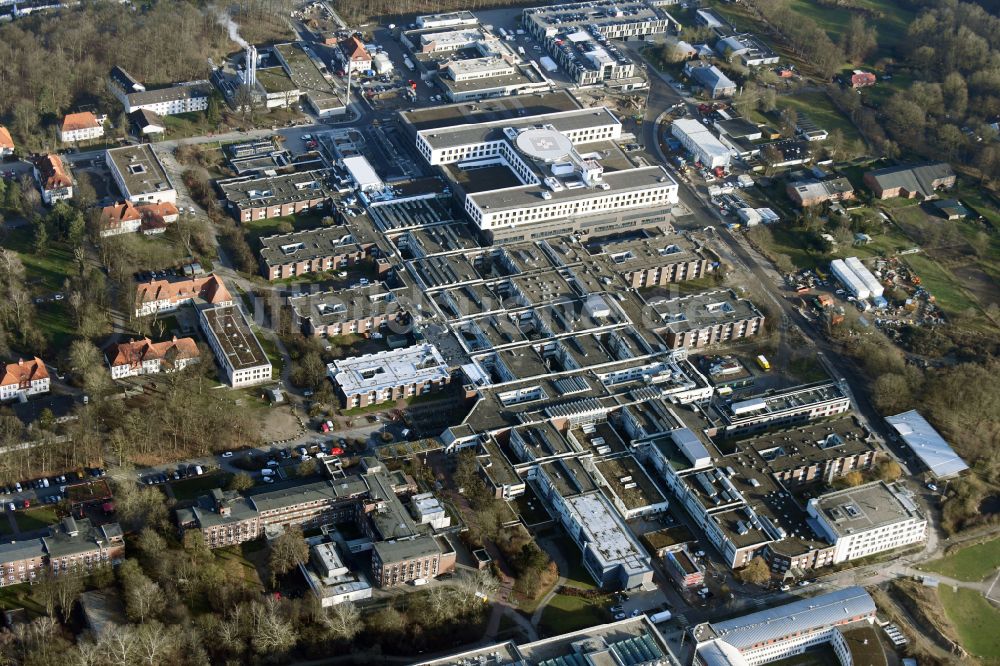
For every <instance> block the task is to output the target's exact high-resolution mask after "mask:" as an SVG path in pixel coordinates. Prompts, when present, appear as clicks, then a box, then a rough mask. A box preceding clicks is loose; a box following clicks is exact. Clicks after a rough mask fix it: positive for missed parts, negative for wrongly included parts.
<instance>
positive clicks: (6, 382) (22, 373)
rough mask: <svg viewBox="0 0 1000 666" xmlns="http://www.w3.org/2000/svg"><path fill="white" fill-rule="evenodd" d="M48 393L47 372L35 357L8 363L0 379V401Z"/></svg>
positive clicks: (40, 361) (43, 364)
mask: <svg viewBox="0 0 1000 666" xmlns="http://www.w3.org/2000/svg"><path fill="white" fill-rule="evenodd" d="M48 392H49V371H48V369H47V368H46V367H45V363H44V362H43V361H42V359H40V358H38V357H37V356H36V357H34V358H31V359H28V360H27V361H25V360H24V359H21V360H19V361H18V362H17V363H8V364H7V365H6V366H5V367H4V373H3V378H2V379H0V400H14V399H20V398H23V397H27V396H32V395H39V394H41V393H48Z"/></svg>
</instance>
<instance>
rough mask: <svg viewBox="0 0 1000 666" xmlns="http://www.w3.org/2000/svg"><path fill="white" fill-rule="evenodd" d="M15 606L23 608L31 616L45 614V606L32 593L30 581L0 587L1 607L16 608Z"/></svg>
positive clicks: (3, 608)
mask: <svg viewBox="0 0 1000 666" xmlns="http://www.w3.org/2000/svg"><path fill="white" fill-rule="evenodd" d="M15 608H23V609H24V610H26V611H27V612H28V614H29V615H31V616H38V615H44V614H45V606H43V605H42V604H40V603H38V601H36V600H35V598H34V597H33V596H32V595H31V584H30V583H21V584H20V585H10V586H7V587H0V609H2V610H14V609H15Z"/></svg>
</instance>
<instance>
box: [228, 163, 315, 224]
mask: <svg viewBox="0 0 1000 666" xmlns="http://www.w3.org/2000/svg"><path fill="white" fill-rule="evenodd" d="M329 177H330V173H329V171H327V170H326V169H317V170H315V171H299V172H295V173H289V174H279V175H275V176H263V177H259V178H258V177H254V176H241V177H239V178H230V179H228V180H221V181H219V182H218V186H219V189H220V190H222V194H223V196H224V197H225V198H226V200H227V202H228V203H227V205H228V207H229V210H230V212H231V213H232V214H233V216H234V217H235V218H236V219H237V220H239V221H240V222H250V221H251V220H266V219H269V218H272V217H282V216H284V215H295V214H296V213H302V212H304V211H307V210H312V209H315V208H319V207H321V206H324V205H326V203H327V202H329V201H330V197H331V194H332V190H331V189H330V187H329V186H328V184H327V181H328V179H329Z"/></svg>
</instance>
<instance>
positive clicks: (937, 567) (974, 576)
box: [920, 537, 1000, 582]
mask: <svg viewBox="0 0 1000 666" xmlns="http://www.w3.org/2000/svg"><path fill="white" fill-rule="evenodd" d="M997 567H1000V537H997V538H995V539H993V540H991V541H986V542H985V543H980V544H976V545H975V546H968V547H967V548H962V549H961V550H958V551H956V552H954V553H952V554H951V555H946V556H945V557H942V558H941V559H938V560H933V561H931V562H927V563H925V564H922V565H921V566H920V568H921V569H924V570H926V571H934V572H936V573H939V574H941V575H942V576H948V577H949V578H955V579H956V580H966V581H970V582H976V581H980V580H983V579H984V578H986V577H987V576H989V575H990V574H992V573H993V572H994V571H996V570H997Z"/></svg>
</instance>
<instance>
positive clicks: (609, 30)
mask: <svg viewBox="0 0 1000 666" xmlns="http://www.w3.org/2000/svg"><path fill="white" fill-rule="evenodd" d="M661 4H663V3H661V2H656V1H649V2H647V1H644V0H639V1H635V0H631V1H630V0H624V1H621V0H619V1H615V0H595V1H592V2H574V3H567V4H561V5H549V6H545V7H532V8H529V9H525V10H524V14H523V15H522V18H521V21H522V23H523V24H524V27H525V29H526V30H527V31H528V32H529V33H530V34H531V35H532V36H533V37H534V38H535V39H537V40H538V41H539V42H541V43H542V44H543V45H544V46H545V48H546V50H547V51H548V52H549V54H550V55H551V56H552V57H553V58H554V59H555V60H556V61H557V62H558V63H559V65H560V66H561V67H562V68H563V69H564V70H565V71H566V72H567V73H568V74H569V75H570V77H572V79H573V80H574V81H575V82H576V83H577V84H578V85H591V84H596V83H600V82H602V81H603V82H605V83H607V84H608V85H616V84H619V83H621V82H623V81H630V80H632V79H634V78H635V74H636V70H635V63H634V62H633V61H632V59H631V58H630V57H629V56H628V55H626V53H625V52H624V50H622V49H619V48H618V47H616V46H614V45H613V44H611V43H610V41H609V40H612V39H623V40H630V39H642V38H643V37H645V36H646V35H654V34H658V33H662V32H666V31H667V29H668V28H670V27H671V25H677V26H678V27H679V24H677V22H676V21H674V20H673V19H672V18H671V17H670V15H669V14H667V13H666V12H665V11H663V10H662V9H660V7H659V5H661Z"/></svg>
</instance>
